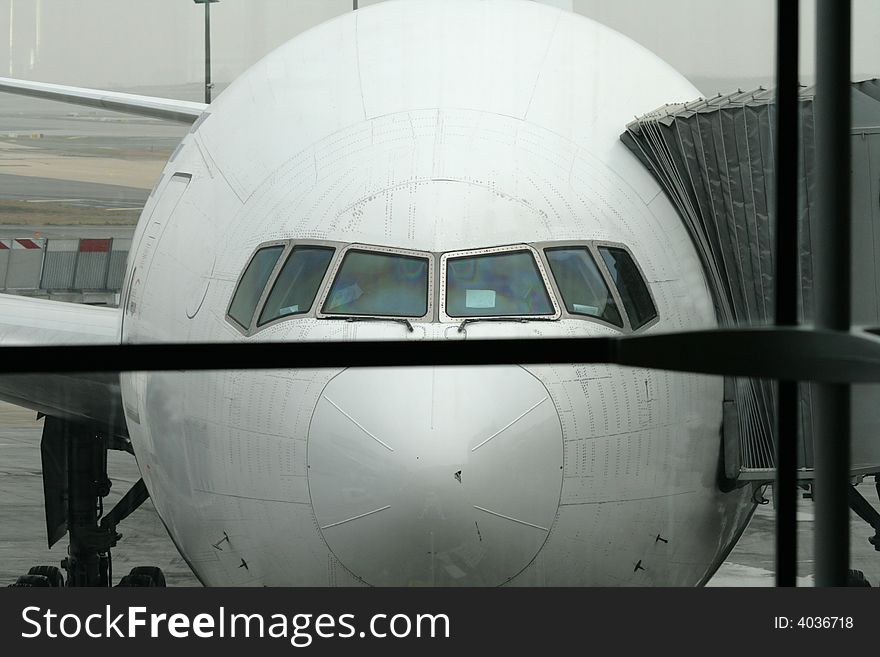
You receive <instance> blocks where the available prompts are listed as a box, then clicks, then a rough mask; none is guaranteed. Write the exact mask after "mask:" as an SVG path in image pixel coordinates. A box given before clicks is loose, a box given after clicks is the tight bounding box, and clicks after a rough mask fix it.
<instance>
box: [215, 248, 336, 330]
mask: <svg viewBox="0 0 880 657" xmlns="http://www.w3.org/2000/svg"><path fill="white" fill-rule="evenodd" d="M271 246H284V247H285V248H284V250H283V251H282V252H281V255H280V256H279V257H278V260H277V261H276V263H275V267H274V268H273V269H272V273H271V275H270V276H269V280H268V281H267V282H266V285H265V287H264V288H263V291H262V292H261V293H260V298H259V300H258V301H257V307H256V310H254V314H253V315H252V316H251V321H250V324H249V325H248V326H247V327H243V326H241V324H239V323H238V322H237V321H236V320H235V319H233V318H232V316H230V314H229V310H230V309H231V307H232V299H234V298H235V293H236V292H237V291H238V287H239V285H241V281H242V278H243V277H244V274H245V272H246V271H247V268H248V266H250V263H251V261H252V260H253V259H254V257H255V256H256V254H257V253H259V252H260V251H261V250H262V249H265V248H267V247H271ZM304 246H305V247H308V246H315V247H323V248H331V249H334V253H333V257H332V258H331V259H330V264H329V265H328V267H327V271H330V270H331V269H332V268H333V267H334V266H335V264H336V262H337V260H338V259H339V254H340V252H341V251H342V250H343V249H344V248H345V247H346V246H347V244H346V243H345V242H333V241H329V240H309V239H296V240H291V239H287V240H271V241H269V242H262V243H260V244H258V245H257V246H256V247H255V248H254V251H253V253H252V254H251V256H250V258H248V261H247V264H246V265H245V267H244V269H242V271H241V273H240V274H239V275H238V279H237V280H236V281H235V286H234V287H233V288H232V296H231V297H230V301H229V305H228V306H227V309H226V321H227V323H228V324H230V325H231V326H233V327H234V328H235V329H236V330H237V331H238V332H239V333H241V334H243V335H244V336H246V337H247V336H251V335H253V334H255V333H257V332H259V331H263V330H265V329H268V328H270V327H272V326H274V325H275V324H278V323H280V322H284V321H287V320H289V319H291V318H292V317H298V318H304V317H312V318H314V316H315V308H317V307H318V305H317V301H318V299H320V298H321V296H322V295H323V294H324V291H325V287H326V286H327V284H328V280H327V274H326V272H325V274H324V278H323V280H322V281H321V284H320V285H319V286H318V292H317V294H316V295H315V300H314V301H313V302H312V307H311V308H310V309H309V310H308V312H303V313H298V314H295V315H285V316H282V317H277V318H275V319H273V320H271V321H269V322H266V323H264V324H258V323H257V320H258V318H259V317H260V314H261V313H262V312H263V309H264V308H265V306H266V301H267V300H268V298H269V295H270V294H271V292H272V289H273V288H274V287H275V283H276V281H277V280H278V276H279V275H280V274H281V270H282V269H283V268H284V265H285V264H286V263H287V260H288V258H289V257H290V255H291V254H292V253H293V250H294V249H295V248H297V247H300V248H301V247H304Z"/></svg>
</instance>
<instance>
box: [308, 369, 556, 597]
mask: <svg viewBox="0 0 880 657" xmlns="http://www.w3.org/2000/svg"><path fill="white" fill-rule="evenodd" d="M562 455H563V441H562V429H561V424H560V420H559V416H558V415H557V413H556V409H555V407H554V405H553V401H552V399H551V398H550V395H549V393H548V392H547V389H546V388H545V387H544V385H543V384H542V383H541V382H540V381H539V380H538V379H536V378H535V377H534V376H533V375H531V374H530V373H529V372H527V371H526V370H524V369H523V368H521V367H516V366H503V367H433V368H432V367H413V368H384V369H349V370H345V371H343V372H342V373H341V374H339V375H338V376H336V377H335V378H334V379H333V380H332V381H330V383H329V384H328V385H327V386H326V388H325V389H324V391H323V393H322V395H321V397H320V399H319V401H318V403H317V405H316V408H315V411H314V415H313V417H312V422H311V426H310V428H309V440H308V464H309V467H308V479H309V492H310V495H311V501H312V505H313V507H314V512H315V517H316V518H317V522H318V525H319V527H320V531H321V533H322V534H323V536H324V540H325V541H326V543H327V545H328V546H329V548H330V550H331V551H332V552H333V554H334V555H335V556H336V557H337V558H338V559H339V561H340V562H342V564H344V565H345V566H346V567H347V568H348V569H349V570H350V571H351V572H353V573H354V574H355V575H356V576H357V577H359V578H361V579H362V580H363V581H365V582H366V583H368V584H372V585H379V586H412V585H415V586H419V585H424V586H443V585H445V586H456V585H460V586H494V585H499V584H503V583H504V582H506V581H508V580H509V579H511V578H512V577H514V576H515V575H516V574H517V573H519V572H520V571H521V570H522V569H523V568H525V567H526V566H527V565H528V564H529V563H530V562H531V561H532V559H534V557H535V555H536V554H537V553H538V551H539V550H540V549H541V546H542V545H543V544H544V541H545V540H546V538H547V535H548V533H549V531H550V527H551V525H552V524H553V521H554V519H555V517H556V511H557V508H558V506H559V496H560V490H561V486H562Z"/></svg>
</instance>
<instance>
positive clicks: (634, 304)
mask: <svg viewBox="0 0 880 657" xmlns="http://www.w3.org/2000/svg"><path fill="white" fill-rule="evenodd" d="M599 253H601V254H602V259H603V260H604V261H605V266H606V267H608V271H609V272H610V273H611V278H612V280H614V283H615V285H617V290H618V292H620V300H621V301H622V302H623V307H624V308H626V314H627V315H629V321H630V324H632V327H633V328H634V329H637V328H639V327H640V326H644V325H645V324H647V323H648V322H650V321H651V320H652V319H654V318H655V317H656V316H657V309H656V308H655V307H654V302H653V301H651V293H650V292H649V291H648V285H647V283H645V279H643V278H642V275H641V273H640V272H639V268H638V267H636V263H635V262H633V259H632V258H631V257H630V255H629V253H627V252H626V251H624V250H623V249H614V248H610V247H605V246H602V247H599Z"/></svg>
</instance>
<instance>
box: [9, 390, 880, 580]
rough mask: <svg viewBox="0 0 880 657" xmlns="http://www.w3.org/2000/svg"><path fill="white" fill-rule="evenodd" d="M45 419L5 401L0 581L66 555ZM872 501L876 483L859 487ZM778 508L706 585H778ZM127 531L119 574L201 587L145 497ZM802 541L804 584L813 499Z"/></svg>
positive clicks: (870, 556) (875, 561)
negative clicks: (47, 483)
mask: <svg viewBox="0 0 880 657" xmlns="http://www.w3.org/2000/svg"><path fill="white" fill-rule="evenodd" d="M41 430H42V421H38V420H36V416H35V414H34V413H33V412H31V411H28V410H25V409H21V408H18V407H16V406H12V405H10V404H5V403H3V402H0V500H2V502H0V585H3V584H4V583H11V582H13V581H14V580H15V578H16V577H17V576H18V575H22V574H24V573H26V572H27V570H28V568H30V567H31V566H35V565H44V564H45V565H57V564H58V563H59V562H60V561H61V559H63V558H64V555H65V549H66V548H65V546H66V541H65V540H62V541H60V542H59V543H58V544H57V545H56V546H55V547H53V548H52V549H51V550H50V549H48V548H47V547H46V527H45V519H44V515H43V488H42V473H41V465H40V435H41ZM109 460H110V465H109V473H110V477H111V480H112V482H113V488H112V491H111V494H110V496H109V498H108V499H107V500H106V504H105V508H109V507H111V506H112V505H113V504H115V502H116V501H117V500H118V499H119V498H120V497H121V496H122V495H123V494H124V493H125V491H126V490H128V488H129V487H130V486H131V485H132V484H133V483H134V482H135V481H137V480H138V478H139V477H140V474H139V472H138V469H137V464H136V463H135V460H134V457H132V456H130V455H128V454H125V453H121V452H110V456H109ZM860 490H861V491H862V494H863V495H865V497H867V498H868V499H869V500H870V501H872V502H873V503H874V504H875V505H876V504H877V496H876V492H875V491H874V485H873V482H872V483H871V484H870V485H869V484H867V483H865V484H862V485H861V487H860ZM773 525H774V512H773V507H772V504H766V505H763V506H760V507H758V510H757V511H756V513H755V515H754V517H753V518H752V522H751V524H750V525H749V527H748V529H747V530H746V532H745V534H743V536H742V538H741V539H740V541H739V543H738V544H737V546H736V548H735V549H734V550H733V552H732V553H731V554H730V556H729V557H728V559H727V560H726V561H725V563H724V565H723V566H722V567H721V568H720V569H719V571H718V573H716V575H715V577H713V578H712V581H711V582H710V583H709V586H773V568H774V566H773V562H774V557H773V546H774V536H773V534H774V531H773ZM120 531H121V532H122V534H123V538H122V540H121V541H120V543H119V545H118V546H117V547H116V548H115V549H114V551H113V570H114V576H115V577H116V579H117V580H118V578H119V577H121V576H122V575H125V574H127V573H128V571H129V569H131V568H132V567H134V566H139V565H156V566H159V567H160V568H162V570H163V571H164V572H165V576H166V579H167V582H168V585H169V586H200V584H199V582H198V580H197V579H196V578H195V576H194V575H193V574H192V572H191V571H190V569H189V567H188V566H187V565H186V563H185V562H184V561H183V559H182V558H181V557H180V555H179V554H178V552H177V550H176V548H175V547H174V545H173V543H172V542H171V539H170V538H169V537H168V534H167V532H166V530H165V527H164V526H163V524H162V522H161V520H159V517H158V515H157V514H156V511H155V509H154V508H153V506H152V504H150V502H149V501H148V502H147V503H146V504H144V505H143V506H142V507H141V508H140V509H138V510H137V511H136V512H135V513H134V514H132V515H131V516H130V517H129V518H127V519H126V520H125V521H124V522H123V523H122V525H120ZM872 533H873V532H871V531H869V529H868V527H867V526H866V525H865V524H864V523H863V522H862V521H861V520H859V519H858V518H855V516H853V520H852V523H851V545H852V561H851V565H852V567H853V568H858V569H860V570H862V571H864V573H865V575H866V576H867V577H868V580H869V581H870V582H871V583H872V584H873V585H880V553H877V552H875V551H874V549H873V546H871V545H870V544H869V543H868V542H867V537H868V536H869V535H871V534H872ZM798 536H799V542H800V549H799V560H798V572H799V574H800V578H799V584H800V585H802V586H811V585H812V583H813V546H812V538H813V509H812V502H810V501H809V500H801V502H800V510H799V512H798Z"/></svg>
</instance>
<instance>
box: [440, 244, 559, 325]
mask: <svg viewBox="0 0 880 657" xmlns="http://www.w3.org/2000/svg"><path fill="white" fill-rule="evenodd" d="M516 251H529V252H530V253H531V254H532V257H533V258H534V260H535V265H536V267H537V268H538V273H539V274H540V275H541V280H542V281H543V283H544V288H545V290H546V292H547V298H548V299H549V300H550V303H551V305H552V306H553V313H552V314H545V315H473V316H463V317H458V316H452V315H449V314H448V313H447V312H446V294H447V289H446V286H447V283H446V276H447V271H446V267H447V263H448V262H449V260H450V259H452V260H454V259H456V258H466V257H473V256H484V255H496V254H499V253H510V252H516ZM439 284H440V294H439V297H440V307H439V319H440V321H441V322H455V323H459V324H461V322H462V321H463V320H465V319H467V320H471V319H473V320H484V319H496V318H497V319H503V320H510V321H517V320H522V321H534V320H546V321H553V320H557V319H559V318H560V317H561V316H562V313H561V311H560V306H559V302H558V301H557V299H558V293H557V292H556V291H555V290H554V288H553V287H552V286H551V283H550V278H549V277H548V276H547V268H546V264H545V263H544V260H543V258H542V257H541V255H540V253H539V252H538V250H537V249H536V248H535V247H533V246H532V245H530V244H508V245H505V246H495V247H489V248H485V249H470V250H467V251H449V252H447V253H444V254H442V255H441V256H440V281H439Z"/></svg>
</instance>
